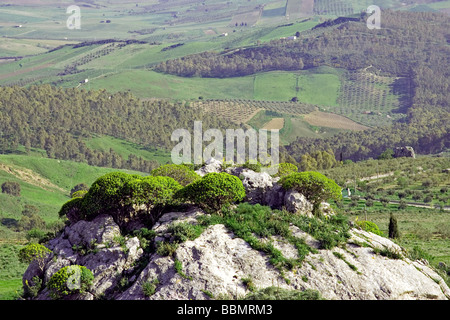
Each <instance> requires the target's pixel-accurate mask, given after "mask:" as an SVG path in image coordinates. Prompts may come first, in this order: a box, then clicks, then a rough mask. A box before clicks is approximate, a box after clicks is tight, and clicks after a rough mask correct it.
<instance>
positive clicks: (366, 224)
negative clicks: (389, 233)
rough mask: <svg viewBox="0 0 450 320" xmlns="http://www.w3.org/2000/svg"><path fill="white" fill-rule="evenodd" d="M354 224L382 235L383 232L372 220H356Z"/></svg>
mask: <svg viewBox="0 0 450 320" xmlns="http://www.w3.org/2000/svg"><path fill="white" fill-rule="evenodd" d="M356 225H357V226H359V227H360V228H361V229H363V230H364V231H367V232H372V233H375V234H377V235H379V236H383V232H381V230H380V228H378V226H377V225H376V224H375V223H373V222H372V221H356Z"/></svg>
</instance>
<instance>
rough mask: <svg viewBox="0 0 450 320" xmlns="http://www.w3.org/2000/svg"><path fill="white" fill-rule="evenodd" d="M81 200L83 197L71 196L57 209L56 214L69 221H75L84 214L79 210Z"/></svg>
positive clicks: (80, 218)
mask: <svg viewBox="0 0 450 320" xmlns="http://www.w3.org/2000/svg"><path fill="white" fill-rule="evenodd" d="M82 202H83V198H73V199H70V200H69V201H67V202H66V203H64V204H63V205H62V207H61V209H60V210H59V212H58V214H59V216H60V217H61V218H62V217H64V216H66V217H67V219H69V221H70V222H71V223H75V222H77V221H80V220H82V219H83V218H84V215H83V214H82V212H81V209H80V208H81V204H82Z"/></svg>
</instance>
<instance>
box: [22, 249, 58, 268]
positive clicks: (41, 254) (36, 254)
mask: <svg viewBox="0 0 450 320" xmlns="http://www.w3.org/2000/svg"><path fill="white" fill-rule="evenodd" d="M51 253H52V251H51V250H50V249H48V248H47V247H44V246H43V245H42V244H39V243H30V244H28V245H27V246H26V247H23V248H22V249H20V251H19V261H20V262H23V263H31V262H33V261H36V262H37V264H38V266H39V268H40V269H41V270H43V268H44V264H45V259H46V258H47V257H48V255H49V254H51Z"/></svg>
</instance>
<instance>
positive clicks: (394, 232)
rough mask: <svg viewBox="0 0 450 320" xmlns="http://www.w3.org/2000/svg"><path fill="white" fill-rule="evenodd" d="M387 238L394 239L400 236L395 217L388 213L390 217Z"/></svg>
mask: <svg viewBox="0 0 450 320" xmlns="http://www.w3.org/2000/svg"><path fill="white" fill-rule="evenodd" d="M388 229H389V238H391V239H396V238H400V232H399V230H398V225H397V218H396V217H395V216H394V215H393V214H392V212H391V214H390V218H389V227H388Z"/></svg>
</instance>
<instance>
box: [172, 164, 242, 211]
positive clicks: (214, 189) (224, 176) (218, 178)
mask: <svg viewBox="0 0 450 320" xmlns="http://www.w3.org/2000/svg"><path fill="white" fill-rule="evenodd" d="M244 197H245V188H244V185H243V184H242V181H241V180H240V179H239V178H238V177H236V176H233V175H231V174H228V173H225V172H221V173H216V172H211V173H208V174H206V175H205V176H204V177H203V178H201V179H199V180H196V181H194V182H193V183H191V184H189V185H187V186H186V187H184V188H183V189H181V190H180V191H179V192H178V193H177V198H180V199H182V200H188V201H192V202H193V203H194V204H196V205H198V206H200V207H201V208H203V209H205V210H208V211H214V212H217V211H219V210H220V209H221V208H222V206H224V205H226V204H231V203H233V202H238V201H242V200H243V199H244Z"/></svg>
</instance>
